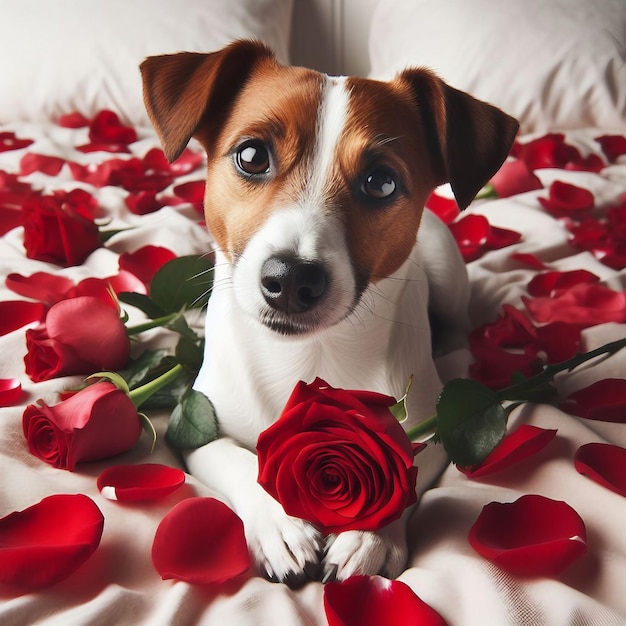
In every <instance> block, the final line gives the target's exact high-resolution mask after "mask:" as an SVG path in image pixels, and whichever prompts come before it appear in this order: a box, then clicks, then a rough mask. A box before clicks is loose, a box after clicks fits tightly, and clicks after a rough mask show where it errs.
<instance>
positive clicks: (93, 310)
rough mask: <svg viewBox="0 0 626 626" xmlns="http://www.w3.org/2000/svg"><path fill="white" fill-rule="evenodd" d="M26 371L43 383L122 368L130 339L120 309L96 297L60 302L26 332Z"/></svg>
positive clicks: (82, 297)
mask: <svg viewBox="0 0 626 626" xmlns="http://www.w3.org/2000/svg"><path fill="white" fill-rule="evenodd" d="M26 347H27V349H28V352H27V354H26V356H25V357H24V363H25V364H26V374H28V376H30V378H31V379H32V380H33V381H35V382H41V381H43V380H48V379H50V378H56V377H58V376H65V375H69V374H91V373H93V372H94V371H102V370H112V371H114V370H119V369H122V368H123V367H124V366H125V365H126V363H127V361H128V358H129V355H130V341H129V339H128V335H127V333H126V328H125V326H124V324H123V323H122V321H121V320H120V318H119V315H118V312H117V310H116V309H115V308H114V307H113V306H111V305H108V304H106V303H105V302H103V301H102V300H100V299H99V298H95V297H92V296H81V297H78V298H70V299H68V300H62V301H61V302H57V303H56V304H54V305H53V306H52V307H50V310H49V311H48V314H47V316H46V320H45V322H44V323H43V324H41V325H40V326H38V327H36V328H33V329H30V330H27V331H26Z"/></svg>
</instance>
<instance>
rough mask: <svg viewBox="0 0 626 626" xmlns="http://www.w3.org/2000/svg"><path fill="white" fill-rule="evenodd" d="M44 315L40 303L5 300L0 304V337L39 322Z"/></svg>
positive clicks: (44, 309)
mask: <svg viewBox="0 0 626 626" xmlns="http://www.w3.org/2000/svg"><path fill="white" fill-rule="evenodd" d="M45 314H46V308H45V307H44V305H43V304H42V303H41V302H24V301H22V300H5V301H4V302H0V336H2V335H6V334H7V333H10V332H13V331H14V330H17V329H18V328H22V327H23V326H26V325H27V324H32V323H33V322H39V321H41V320H42V319H43V317H44V315H45Z"/></svg>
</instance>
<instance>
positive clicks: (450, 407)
mask: <svg viewBox="0 0 626 626" xmlns="http://www.w3.org/2000/svg"><path fill="white" fill-rule="evenodd" d="M506 417H507V416H506V412H505V410H504V408H503V407H502V404H501V402H500V399H499V397H498V395H497V394H496V393H495V392H494V391H492V390H491V389H489V388H487V387H485V386H484V385H482V384H480V383H478V382H476V381H474V380H468V379H461V378H458V379H456V380H452V381H450V382H448V383H447V384H446V385H445V386H444V388H443V391H442V392H441V395H440V396H439V400H438V401H437V437H438V439H439V441H441V443H442V444H443V447H444V448H445V450H446V452H447V453H448V456H449V457H450V459H451V460H452V462H453V463H456V464H457V465H460V466H461V467H468V466H472V465H480V463H482V462H483V461H484V460H485V458H486V457H487V456H488V455H489V453H490V452H491V451H492V450H493V449H494V448H495V447H496V446H497V445H498V444H499V443H500V441H502V438H503V437H504V435H505V433H506Z"/></svg>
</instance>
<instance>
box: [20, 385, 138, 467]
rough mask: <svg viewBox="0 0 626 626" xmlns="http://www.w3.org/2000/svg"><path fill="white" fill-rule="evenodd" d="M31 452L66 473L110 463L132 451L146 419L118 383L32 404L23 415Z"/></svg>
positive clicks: (95, 386)
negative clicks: (88, 463)
mask: <svg viewBox="0 0 626 626" xmlns="http://www.w3.org/2000/svg"><path fill="white" fill-rule="evenodd" d="M22 429H23V432H24V437H25V438H26V441H27V443H28V448H29V450H30V451H31V453H32V454H34V455H35V456H36V457H37V458H39V459H41V460H42V461H45V462H46V463H49V464H50V465H53V466H54V467H58V468H61V469H68V470H70V471H71V470H73V469H74V468H75V466H76V464H77V463H81V462H84V461H96V460H99V459H106V458H108V457H111V456H114V455H116V454H121V453H122V452H126V451H127V450H129V449H130V448H132V447H133V446H134V445H135V443H136V442H137V439H139V435H140V434H141V421H140V419H139V415H138V414H137V409H136V408H135V406H134V405H133V403H132V401H131V400H130V398H129V397H128V396H127V395H126V394H125V393H124V392H123V391H122V390H121V389H118V388H117V387H116V386H115V385H114V384H113V383H110V382H106V381H102V382H98V383H95V384H93V385H90V386H89V387H85V388H84V389H81V390H80V391H79V392H78V393H75V394H74V395H73V396H70V397H69V398H68V399H67V400H64V401H63V402H60V403H59V404H56V405H54V406H48V405H47V404H46V403H45V402H43V401H39V402H38V403H37V404H30V405H28V406H27V407H26V409H25V411H24V415H23V417H22Z"/></svg>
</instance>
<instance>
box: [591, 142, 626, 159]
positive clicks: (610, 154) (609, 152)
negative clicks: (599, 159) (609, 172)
mask: <svg viewBox="0 0 626 626" xmlns="http://www.w3.org/2000/svg"><path fill="white" fill-rule="evenodd" d="M596 141H597V142H598V143H599V144H600V147H601V148H602V152H604V154H605V155H606V158H607V159H608V160H609V161H610V162H611V163H613V162H615V161H617V159H618V158H619V157H621V156H622V155H623V154H626V137H624V136H622V135H602V136H601V137H596Z"/></svg>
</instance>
